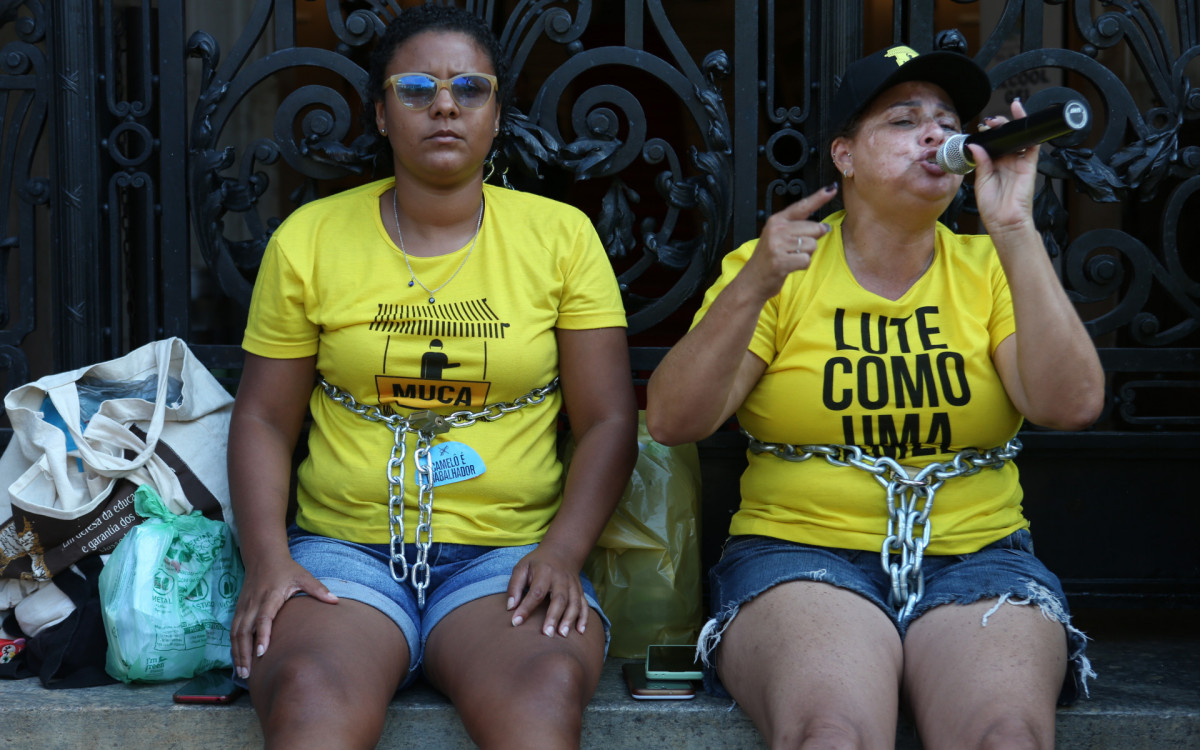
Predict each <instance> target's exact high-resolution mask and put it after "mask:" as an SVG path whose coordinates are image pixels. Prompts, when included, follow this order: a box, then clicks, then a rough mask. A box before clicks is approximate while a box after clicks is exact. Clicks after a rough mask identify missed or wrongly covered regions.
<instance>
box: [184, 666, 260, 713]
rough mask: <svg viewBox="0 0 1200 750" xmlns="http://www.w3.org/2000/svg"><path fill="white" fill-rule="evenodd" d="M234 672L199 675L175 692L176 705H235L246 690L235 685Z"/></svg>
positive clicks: (219, 670)
mask: <svg viewBox="0 0 1200 750" xmlns="http://www.w3.org/2000/svg"><path fill="white" fill-rule="evenodd" d="M231 672H232V670H229V669H214V670H212V671H211V672H204V673H203V674H198V675H196V676H195V677H193V678H192V679H190V680H188V681H187V682H186V683H184V685H183V687H181V688H179V689H178V690H176V691H175V702H176V703H209V704H214V703H215V704H218V705H224V704H228V703H233V702H234V701H235V700H237V699H238V696H240V695H241V694H242V693H244V692H246V690H245V688H242V687H239V686H238V685H235V684H234V682H233V674H232V673H231Z"/></svg>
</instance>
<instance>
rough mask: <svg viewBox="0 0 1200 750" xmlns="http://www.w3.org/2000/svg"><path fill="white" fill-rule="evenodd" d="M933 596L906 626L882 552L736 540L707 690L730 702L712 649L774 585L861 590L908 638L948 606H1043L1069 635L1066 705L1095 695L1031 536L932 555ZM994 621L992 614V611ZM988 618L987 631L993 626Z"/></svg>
mask: <svg viewBox="0 0 1200 750" xmlns="http://www.w3.org/2000/svg"><path fill="white" fill-rule="evenodd" d="M921 568H922V570H923V572H924V574H925V594H924V596H923V597H922V598H921V601H920V602H918V604H917V606H916V607H915V608H914V609H913V612H912V614H911V615H910V616H909V617H907V618H905V619H903V620H902V619H900V617H899V613H898V612H897V611H896V610H894V609H893V608H892V607H890V606H888V595H889V593H890V592H891V580H890V578H889V576H888V575H887V574H886V573H885V572H884V570H883V567H882V565H880V561H879V552H878V551H863V550H847V549H837V548H831V547H817V546H813V545H808V544H798V543H796V542H787V541H784V540H782V539H775V538H772V537H764V536H735V537H730V538H729V539H728V540H727V541H726V543H725V549H724V550H723V551H722V553H721V559H720V561H719V562H718V563H717V564H716V565H714V566H713V567H712V570H710V571H709V586H710V593H711V596H710V600H711V603H712V619H710V620H709V621H708V623H707V624H705V626H704V630H703V631H702V632H701V634H700V646H699V649H698V650H699V652H700V653H701V654H702V655H703V656H704V657H705V658H704V661H705V664H706V665H707V666H706V667H705V670H704V686H705V688H706V689H707V690H708V691H709V692H710V693H712V694H713V695H716V696H718V697H722V698H728V697H730V695H729V693H728V691H726V690H725V687H724V686H723V685H722V684H721V681H720V679H719V678H718V677H717V673H716V669H715V666H714V665H715V663H716V659H714V658H711V657H712V653H711V652H712V650H713V649H714V648H715V647H716V645H717V643H718V642H719V641H720V638H721V634H722V633H723V632H724V630H725V628H726V627H728V626H729V623H730V621H732V620H733V618H734V616H735V615H736V614H737V612H738V608H739V607H741V606H742V605H743V604H745V603H746V602H748V601H750V600H751V599H753V598H754V597H756V596H758V595H759V594H761V593H763V592H764V591H766V590H767V589H770V588H771V587H773V586H777V585H779V584H781V583H788V582H791V581H818V582H821V583H828V584H830V585H833V586H837V587H839V588H843V589H847V590H849V591H853V592H854V593H856V594H858V595H859V596H862V597H864V598H866V599H867V600H869V601H870V602H872V603H873V604H875V605H876V606H877V607H879V608H880V609H881V610H883V612H885V613H886V614H887V616H888V618H890V619H891V621H892V623H893V624H894V625H895V626H896V630H897V632H898V633H899V634H900V638H901V639H903V638H904V635H905V633H906V632H907V631H908V627H909V625H911V624H912V622H913V621H914V620H916V619H917V618H918V617H920V616H921V615H923V614H925V613H926V612H928V611H929V610H931V609H933V608H934V607H937V606H939V605H942V604H971V603H973V602H976V601H979V600H981V599H997V600H999V602H998V604H997V606H1000V604H1003V603H1005V602H1007V603H1010V604H1036V605H1037V606H1039V607H1041V610H1042V614H1043V615H1045V616H1046V617H1047V618H1048V619H1051V620H1054V621H1056V622H1061V623H1062V624H1063V626H1064V627H1065V628H1066V630H1067V640H1068V642H1067V652H1068V659H1069V662H1068V668H1067V676H1066V679H1065V680H1064V683H1063V689H1062V692H1061V693H1060V695H1059V698H1058V702H1059V705H1064V706H1065V705H1070V704H1072V703H1074V702H1075V701H1076V700H1077V699H1078V698H1079V696H1080V694H1083V695H1087V680H1088V678H1090V677H1095V673H1094V672H1093V671H1092V669H1091V664H1090V662H1089V661H1088V658H1087V656H1086V653H1085V652H1086V648H1087V637H1086V636H1085V635H1084V634H1083V633H1081V632H1080V631H1079V630H1078V629H1076V628H1075V627H1073V626H1072V625H1071V617H1070V612H1069V610H1068V608H1067V597H1066V594H1064V593H1063V590H1062V584H1061V583H1059V580H1058V577H1057V576H1055V575H1054V574H1053V573H1051V572H1050V570H1049V569H1048V568H1047V567H1046V566H1045V565H1043V564H1042V562H1041V561H1040V560H1038V559H1037V557H1035V556H1034V554H1033V537H1032V536H1030V534H1029V531H1028V530H1027V529H1022V530H1020V531H1016V532H1014V533H1013V534H1011V535H1009V536H1007V537H1005V538H1004V539H1001V540H1000V541H997V542H993V543H992V544H989V545H987V546H986V547H984V548H983V549H981V550H979V551H978V552H973V553H971V554H966V555H926V556H925V557H924V559H923V561H922V563H921ZM989 615H990V612H989ZM986 619H987V618H986V617H985V618H984V622H983V623H981V625H986V624H987V622H986Z"/></svg>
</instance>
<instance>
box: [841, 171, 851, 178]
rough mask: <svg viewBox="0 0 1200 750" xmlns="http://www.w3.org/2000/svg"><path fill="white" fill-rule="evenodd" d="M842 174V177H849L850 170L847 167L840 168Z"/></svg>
mask: <svg viewBox="0 0 1200 750" xmlns="http://www.w3.org/2000/svg"><path fill="white" fill-rule="evenodd" d="M842 176H843V177H846V178H849V177H850V170H849V169H845V170H842Z"/></svg>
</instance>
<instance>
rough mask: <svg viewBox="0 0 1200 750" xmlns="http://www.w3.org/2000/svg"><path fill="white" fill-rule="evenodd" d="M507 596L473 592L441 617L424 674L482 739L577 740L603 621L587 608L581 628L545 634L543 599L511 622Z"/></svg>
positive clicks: (500, 743)
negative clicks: (518, 621)
mask: <svg viewBox="0 0 1200 750" xmlns="http://www.w3.org/2000/svg"><path fill="white" fill-rule="evenodd" d="M505 600H506V595H505V594H496V595H493V596H488V597H484V598H482V599H477V600H475V601H473V602H469V603H467V604H464V605H463V606H461V607H459V608H458V609H456V610H454V611H453V612H451V613H450V614H449V615H447V616H446V617H445V618H444V619H443V620H442V621H441V622H439V623H438V624H437V627H435V628H434V629H433V632H432V633H430V634H429V638H428V640H427V641H426V643H425V670H426V674H427V676H428V677H429V680H430V681H431V682H432V683H433V684H434V686H435V687H437V688H438V689H439V690H441V691H442V692H443V693H445V694H446V695H447V696H449V698H450V700H451V701H453V702H454V705H455V707H456V708H457V709H458V712H459V715H460V716H461V717H462V720H463V724H465V725H466V728H467V733H468V734H470V735H471V739H472V740H474V741H475V743H476V744H477V745H479V746H480V747H483V748H505V747H512V748H517V747H520V748H573V747H578V746H579V735H580V728H581V726H582V723H583V709H584V708H585V707H586V706H587V703H588V701H589V700H591V697H592V694H593V693H594V692H595V691H596V685H597V684H598V683H599V682H600V670H601V667H602V666H603V664H604V626H603V625H602V624H601V622H600V618H599V616H597V615H596V614H595V613H592V616H591V617H590V618H589V619H588V629H587V632H586V633H583V634H580V633H578V632H575V631H572V632H571V634H570V635H569V636H568V637H566V638H563V637H561V636H557V635H556V636H554V637H552V638H551V637H547V636H545V635H544V634H542V632H541V630H540V627H541V623H542V618H543V617H544V615H545V612H546V605H545V604H543V605H542V606H541V607H540V608H539V609H537V610H536V611H535V612H534V614H533V615H532V616H531V617H530V618H529V619H528V620H527V621H526V622H525V624H523V625H521V626H520V627H516V628H514V627H513V626H512V622H511V617H512V615H511V613H509V612H507V611H506V610H505V609H504V604H505Z"/></svg>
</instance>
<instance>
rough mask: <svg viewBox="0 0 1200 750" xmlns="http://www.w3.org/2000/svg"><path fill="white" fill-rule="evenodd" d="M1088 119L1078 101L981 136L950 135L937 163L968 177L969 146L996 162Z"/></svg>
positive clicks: (970, 164) (1077, 127)
mask: <svg viewBox="0 0 1200 750" xmlns="http://www.w3.org/2000/svg"><path fill="white" fill-rule="evenodd" d="M1090 119H1091V114H1090V113H1089V112H1088V108H1087V105H1086V104H1084V103H1083V102H1082V101H1080V100H1078V99H1071V100H1069V101H1066V102H1063V103H1062V104H1055V105H1053V106H1051V107H1048V108H1046V109H1043V110H1040V111H1038V112H1034V113H1033V114H1031V115H1028V116H1027V117H1022V118H1021V119H1020V120H1013V121H1012V122H1006V123H1004V124H1003V125H1001V126H999V127H995V128H992V129H990V130H985V131H983V132H981V133H972V134H970V135H967V134H966V133H960V134H958V135H952V136H950V138H948V139H947V140H946V142H945V143H943V144H942V145H941V148H939V149H938V152H937V163H938V166H940V167H941V168H942V169H944V170H946V171H947V172H950V173H952V174H967V173H969V172H970V171H971V170H973V169H975V161H974V160H973V159H972V158H971V152H970V151H969V150H968V149H967V145H968V144H971V143H973V144H975V145H976V146H982V147H983V150H984V151H987V153H988V156H990V157H992V158H993V159H995V158H996V157H998V156H1002V155H1004V154H1008V153H1011V152H1013V151H1020V150H1021V149H1023V148H1028V147H1030V146H1036V145H1037V144H1039V143H1045V142H1046V141H1048V140H1050V139H1052V138H1057V137H1059V136H1060V135H1066V134H1067V133H1073V132H1075V131H1077V130H1083V128H1085V127H1087V124H1088V120H1090Z"/></svg>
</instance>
